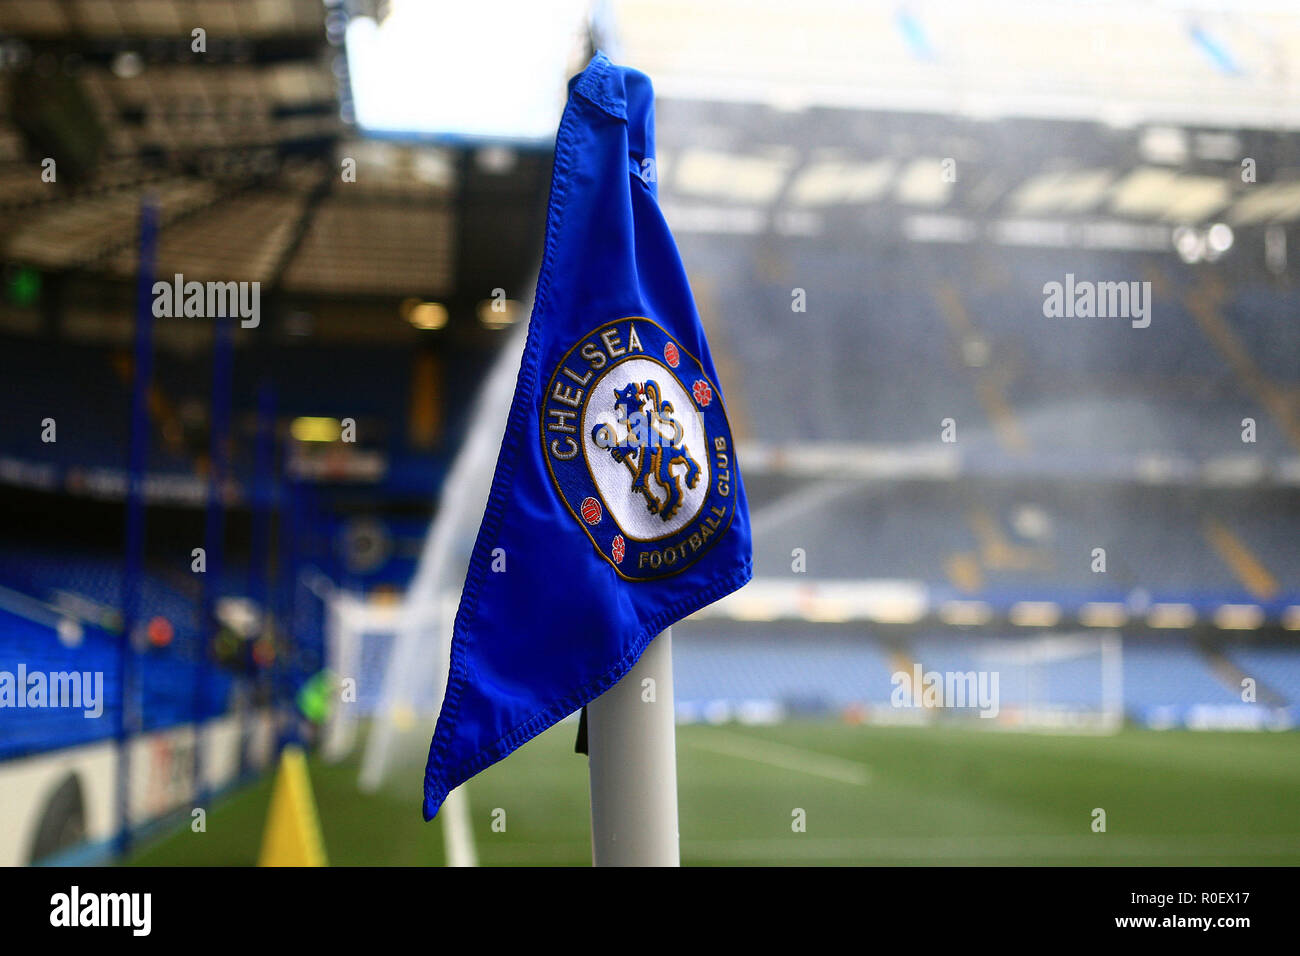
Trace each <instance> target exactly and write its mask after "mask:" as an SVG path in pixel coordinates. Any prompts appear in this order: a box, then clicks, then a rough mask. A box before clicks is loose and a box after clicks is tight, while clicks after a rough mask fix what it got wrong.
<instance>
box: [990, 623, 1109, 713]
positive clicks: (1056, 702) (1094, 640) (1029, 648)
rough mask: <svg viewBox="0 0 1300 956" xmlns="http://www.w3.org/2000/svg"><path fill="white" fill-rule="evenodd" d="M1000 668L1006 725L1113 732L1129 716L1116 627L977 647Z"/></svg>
mask: <svg viewBox="0 0 1300 956" xmlns="http://www.w3.org/2000/svg"><path fill="white" fill-rule="evenodd" d="M976 660H977V661H978V666H979V668H980V669H981V670H982V671H985V672H989V673H997V675H998V684H999V688H998V689H999V698H1000V700H999V710H1000V718H1001V719H1000V721H999V723H1000V724H1001V725H1002V726H1012V727H1019V728H1023V729H1026V730H1035V729H1045V730H1078V731H1085V732H1086V731H1095V732H1113V731H1117V730H1119V729H1120V727H1121V725H1122V724H1123V720H1124V703H1123V701H1124V688H1123V641H1122V638H1121V637H1120V635H1119V633H1117V632H1105V631H1103V632H1089V631H1084V632H1080V633H1077V634H1052V635H1046V636H1043V637H1036V638H1022V639H1017V640H1005V641H987V642H982V643H980V644H979V645H978V651H977V653H976Z"/></svg>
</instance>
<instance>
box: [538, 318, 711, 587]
mask: <svg viewBox="0 0 1300 956" xmlns="http://www.w3.org/2000/svg"><path fill="white" fill-rule="evenodd" d="M541 440H542V451H543V454H544V455H545V457H546V463H547V466H548V467H549V469H550V472H551V478H552V479H553V480H554V482H555V487H556V489H557V490H558V491H559V493H560V497H561V498H563V499H564V503H565V504H566V505H567V506H568V509H569V511H570V512H571V513H572V514H573V518H574V520H575V521H577V522H578V525H579V526H580V527H581V528H582V530H583V531H584V532H586V534H587V537H589V538H590V539H591V543H592V544H594V545H595V546H596V550H597V551H599V552H600V554H601V556H602V557H604V558H605V560H606V561H608V562H609V563H610V564H611V565H613V567H614V570H615V571H617V572H618V573H619V575H620V576H622V577H623V578H626V579H627V580H630V581H644V580H649V579H652V578H660V577H665V576H667V575H670V574H677V573H679V572H681V571H684V570H685V569H686V568H688V567H690V566H691V565H692V564H694V563H695V562H696V561H698V560H699V559H700V558H701V557H703V556H704V554H705V553H706V552H707V551H708V550H709V548H710V546H711V545H713V544H714V543H715V542H716V541H717V540H718V539H719V538H720V537H721V536H722V535H723V534H725V533H726V531H727V528H728V527H729V526H730V524H731V518H732V515H733V514H734V513H735V488H734V484H733V474H734V473H735V453H734V451H733V448H732V442H731V429H730V428H729V427H728V425H727V414H726V411H725V410H724V409H723V407H722V401H721V400H720V399H719V398H718V395H717V388H716V387H715V385H714V384H713V383H712V382H711V381H710V380H709V377H708V375H706V374H705V372H704V368H703V366H701V364H700V361H699V359H697V358H696V357H695V356H693V355H692V354H691V353H690V352H688V351H686V349H684V348H683V347H682V346H681V345H680V344H679V343H678V342H677V341H675V340H674V339H673V337H672V336H671V335H669V334H668V332H667V331H665V330H664V328H663V327H662V326H660V325H659V324H658V323H657V322H654V321H653V320H651V319H647V318H643V317H640V316H633V317H631V318H626V319H618V320H616V321H613V322H607V323H605V324H604V325H602V326H600V327H599V328H597V329H595V330H594V331H592V332H591V333H590V334H589V335H587V336H586V337H584V338H583V339H582V340H581V341H579V342H578V343H577V344H576V345H574V346H573V348H571V349H570V350H569V351H568V352H567V353H566V354H565V356H564V357H563V358H562V359H561V360H560V362H559V364H558V365H557V367H556V369H555V371H554V373H553V374H552V375H551V380H550V381H549V382H548V383H547V386H546V392H545V393H544V404H543V408H542V416H541Z"/></svg>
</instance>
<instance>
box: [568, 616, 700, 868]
mask: <svg viewBox="0 0 1300 956" xmlns="http://www.w3.org/2000/svg"><path fill="white" fill-rule="evenodd" d="M675 734H676V730H675V727H674V723H673V637H672V628H668V629H666V630H665V631H664V632H663V633H662V634H660V635H659V636H658V637H656V638H655V639H654V640H652V641H651V642H650V643H649V645H647V647H646V649H645V651H644V652H643V653H642V654H641V660H639V661H638V662H637V664H636V666H635V667H633V668H632V669H631V670H630V671H628V672H627V674H626V675H625V676H624V677H623V679H622V680H621V681H619V682H618V683H617V684H615V685H614V686H613V687H611V688H610V689H609V690H607V691H605V693H604V694H602V695H601V696H600V697H598V698H596V699H595V700H593V701H592V702H591V703H590V704H588V705H587V751H588V763H589V766H590V770H591V856H592V863H593V864H594V865H596V866H680V865H681V855H680V852H679V850H678V840H677V745H676V739H675Z"/></svg>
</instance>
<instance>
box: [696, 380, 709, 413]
mask: <svg viewBox="0 0 1300 956" xmlns="http://www.w3.org/2000/svg"><path fill="white" fill-rule="evenodd" d="M691 394H692V395H694V396H695V401H696V402H697V403H699V406H700V408H704V407H706V406H707V405H708V404H709V402H711V401H713V389H711V388H709V383H708V382H706V381H704V379H702V378H697V379H696V380H695V384H694V385H693V386H692V387H691Z"/></svg>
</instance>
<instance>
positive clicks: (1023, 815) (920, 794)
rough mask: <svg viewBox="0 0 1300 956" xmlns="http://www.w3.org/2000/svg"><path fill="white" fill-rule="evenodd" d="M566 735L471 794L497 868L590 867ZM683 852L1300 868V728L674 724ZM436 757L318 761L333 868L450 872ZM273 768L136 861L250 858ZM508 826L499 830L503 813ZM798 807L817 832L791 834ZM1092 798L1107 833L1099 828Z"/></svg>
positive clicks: (796, 858) (485, 848) (545, 740)
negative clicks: (365, 765)
mask: <svg viewBox="0 0 1300 956" xmlns="http://www.w3.org/2000/svg"><path fill="white" fill-rule="evenodd" d="M573 733H574V730H573V726H572V725H563V726H561V727H558V728H554V729H552V730H551V731H548V732H547V733H545V734H543V735H542V736H541V737H539V738H537V739H536V740H534V741H532V742H531V743H530V744H528V745H527V746H525V747H523V748H522V749H521V750H519V751H518V752H516V753H515V754H513V755H512V756H511V757H509V758H508V759H507V760H505V761H503V762H502V763H500V764H497V765H496V766H494V767H491V768H489V769H488V770H486V771H485V772H484V773H482V774H480V775H479V776H478V777H476V778H475V779H474V780H472V781H471V782H470V784H469V787H468V793H469V803H470V812H471V817H472V820H473V824H474V831H475V843H476V847H477V851H478V854H479V861H480V863H482V864H484V865H508V864H544V865H587V864H589V862H590V859H591V847H590V836H589V825H590V824H589V817H588V807H587V773H586V771H587V767H586V761H585V759H584V758H582V757H579V756H576V755H574V754H573V752H572V750H573ZM677 746H678V790H679V795H680V825H681V838H682V861H683V863H686V864H715V865H728V864H763V865H772V864H817V865H834V864H913V865H915V864H922V865H925V864H958V865H960V864H1047V865H1071V864H1092V865H1097V864H1121V865H1131V864H1134V865H1249V864H1267V865H1283V864H1289V865H1296V864H1300V735H1297V734H1290V733H1280V734H1232V733H1185V732H1154V731H1139V730H1129V731H1125V732H1123V733H1121V734H1119V735H1117V736H1111V737H1089V736H1051V735H1038V734H1017V733H1000V732H997V731H983V730H976V729H964V728H960V729H956V728H955V729H948V728H942V729H935V728H884V727H861V726H847V725H843V724H838V723H819V722H795V723H787V724H782V725H779V726H772V727H738V726H728V727H709V726H702V725H692V726H684V727H679V728H678V737H677ZM422 770H423V768H422V767H421V766H420V765H419V764H418V763H416V762H412V763H410V764H409V765H407V766H404V767H403V769H402V770H401V772H399V773H397V774H395V775H394V780H393V782H392V784H391V785H390V786H389V787H388V788H386V789H384V790H383V791H381V792H380V793H377V794H372V795H366V794H362V793H360V792H358V790H357V787H356V778H357V765H356V760H355V759H353V760H349V761H346V762H344V763H342V764H339V765H334V766H330V765H326V764H323V763H322V762H321V761H320V760H319V759H315V758H313V760H312V761H311V774H312V785H313V788H314V790H315V795H316V800H317V804H318V807H319V810H320V816H321V825H322V829H323V831H324V839H325V846H326V850H327V852H328V854H329V858H330V862H331V863H332V864H335V865H339V864H370V865H375V864H380V865H430V864H432V865H438V864H441V863H442V862H443V849H442V833H441V829H442V828H441V826H440V825H439V823H438V821H436V820H435V821H434V823H432V824H424V823H423V822H422V821H421V820H420V782H421V778H422ZM269 797H270V778H269V775H268V777H267V778H266V779H264V780H262V781H260V782H258V783H257V784H255V785H253V786H250V787H248V788H245V789H244V790H242V791H239V792H237V793H234V794H231V795H229V796H228V797H226V798H224V799H223V800H221V801H219V802H218V803H217V804H216V805H214V806H213V807H211V808H209V813H208V820H207V832H206V833H197V834H196V833H192V832H191V831H190V830H189V829H188V827H187V828H186V829H184V830H182V831H180V832H177V833H175V834H172V835H171V836H168V837H166V838H164V839H162V840H160V841H158V842H156V843H154V844H153V845H151V846H148V847H145V848H143V850H142V851H141V852H139V853H138V854H137V855H136V856H135V857H134V858H133V860H132V862H133V863H140V864H153V865H186V864H206V865H246V864H251V863H253V862H255V860H256V857H257V850H258V845H259V842H260V839H261V831H262V825H263V821H264V820H265V817H266V807H267V802H268V800H269ZM497 808H500V809H503V810H504V811H505V824H506V826H505V832H493V829H492V819H493V811H494V810H495V809H497ZM796 808H798V809H802V810H803V811H804V812H805V816H806V832H803V833H796V832H793V830H792V820H793V816H792V814H793V812H794V811H795V809H796ZM1094 808H1101V809H1104V810H1105V812H1106V832H1105V833H1095V832H1093V830H1092V821H1093V810H1094Z"/></svg>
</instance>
